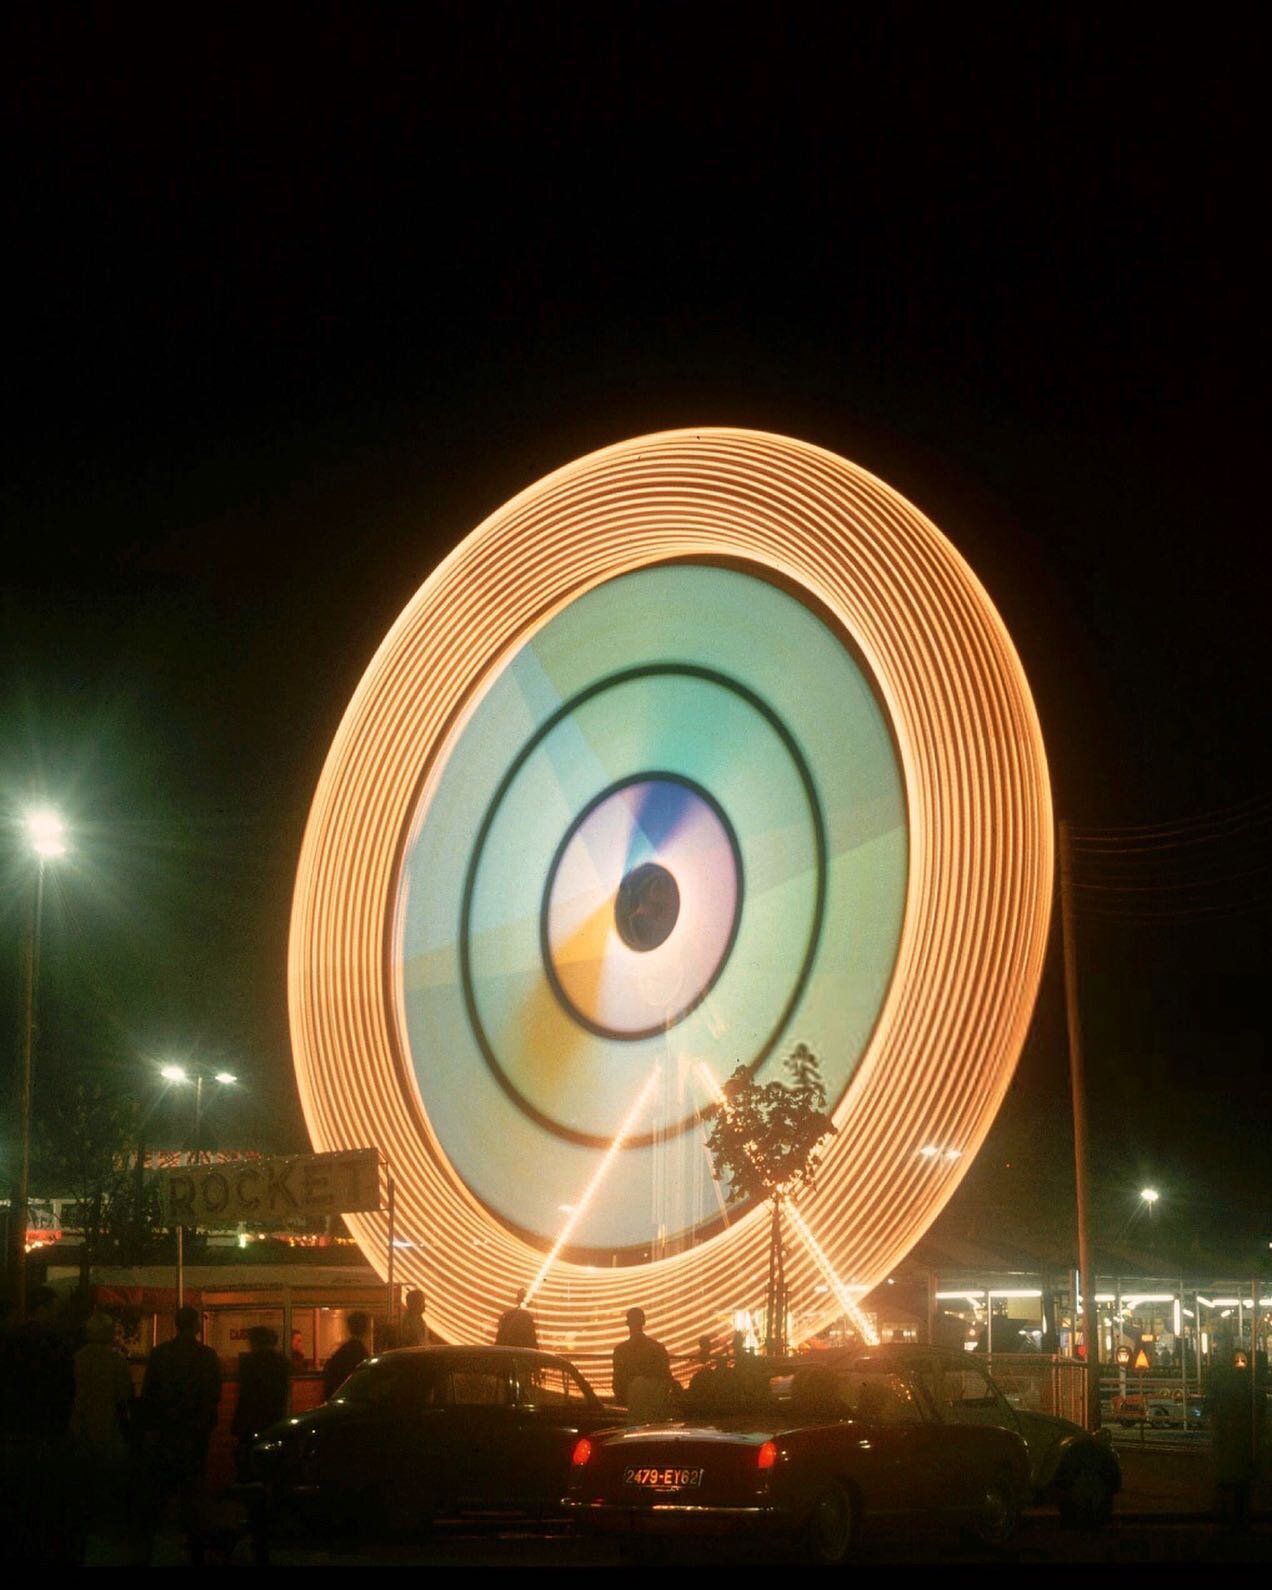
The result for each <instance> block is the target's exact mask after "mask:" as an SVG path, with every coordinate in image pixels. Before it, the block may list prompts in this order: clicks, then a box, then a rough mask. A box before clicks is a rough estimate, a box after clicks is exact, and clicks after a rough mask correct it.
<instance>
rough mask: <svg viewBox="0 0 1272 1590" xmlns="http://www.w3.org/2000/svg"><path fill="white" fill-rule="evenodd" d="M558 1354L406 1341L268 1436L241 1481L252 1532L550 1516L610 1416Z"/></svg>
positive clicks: (419, 1529)
mask: <svg viewBox="0 0 1272 1590" xmlns="http://www.w3.org/2000/svg"><path fill="white" fill-rule="evenodd" d="M615 1417H616V1415H615V1413H614V1410H613V1409H607V1408H606V1407H605V1406H604V1405H603V1404H602V1403H601V1401H600V1400H599V1398H598V1397H597V1396H596V1395H595V1393H594V1392H593V1391H592V1389H591V1387H590V1386H589V1385H588V1384H587V1382H586V1381H585V1380H584V1379H583V1377H582V1376H581V1375H580V1374H579V1372H578V1371H577V1370H576V1369H575V1368H574V1366H573V1365H572V1364H570V1363H569V1362H568V1361H567V1360H566V1359H564V1358H558V1357H555V1356H554V1355H553V1354H551V1353H543V1352H535V1351H532V1350H529V1349H522V1348H514V1347H408V1348H402V1349H399V1350H398V1351H396V1352H390V1353H384V1354H382V1355H381V1356H380V1357H378V1358H369V1359H367V1360H365V1361H364V1362H363V1363H362V1364H360V1365H359V1366H358V1368H357V1369H355V1370H354V1372H353V1373H352V1374H351V1375H350V1376H349V1378H348V1379H347V1380H346V1381H345V1382H344V1384H343V1385H342V1386H341V1387H340V1388H339V1390H338V1391H337V1392H336V1394H335V1396H334V1397H333V1398H332V1399H331V1401H330V1402H326V1403H324V1404H323V1405H322V1407H320V1408H315V1409H314V1410H313V1411H312V1412H310V1413H306V1414H302V1415H300V1416H298V1417H296V1418H290V1419H284V1420H283V1421H282V1422H281V1423H279V1424H276V1425H274V1426H272V1428H270V1429H269V1430H266V1431H265V1432H264V1433H263V1434H262V1435H261V1437H260V1438H259V1439H258V1440H257V1441H256V1443H255V1445H254V1447H253V1449H252V1454H251V1473H250V1479H249V1483H248V1484H247V1485H245V1486H242V1487H240V1491H241V1492H242V1493H243V1494H244V1496H245V1499H246V1500H247V1501H248V1502H249V1506H250V1508H251V1511H252V1513H253V1519H254V1528H255V1532H256V1533H257V1534H258V1536H273V1535H276V1534H278V1533H280V1532H288V1527H289V1525H292V1524H295V1523H297V1522H299V1523H300V1524H301V1525H302V1526H303V1527H304V1528H306V1529H307V1530H310V1531H316V1532H319V1533H328V1532H333V1531H334V1532H337V1533H341V1534H344V1533H355V1534H359V1533H380V1534H382V1533H390V1534H403V1533H405V1534H414V1533H425V1532H427V1531H428V1529H429V1528H430V1527H431V1526H432V1523H433V1521H434V1520H435V1519H437V1518H442V1517H447V1518H449V1517H457V1516H460V1515H463V1514H473V1513H482V1514H499V1515H504V1516H506V1515H509V1514H528V1515H532V1516H539V1515H543V1514H554V1515H556V1516H558V1517H559V1516H560V1512H561V1496H562V1493H563V1491H564V1490H565V1487H566V1478H567V1475H568V1472H569V1466H570V1454H571V1452H572V1451H573V1450H574V1448H575V1447H576V1445H577V1443H578V1440H579V1437H580V1436H581V1435H586V1434H588V1433H589V1432H591V1431H594V1430H598V1429H600V1428H601V1427H602V1426H604V1425H607V1424H608V1425H612V1424H613V1422H614V1420H615Z"/></svg>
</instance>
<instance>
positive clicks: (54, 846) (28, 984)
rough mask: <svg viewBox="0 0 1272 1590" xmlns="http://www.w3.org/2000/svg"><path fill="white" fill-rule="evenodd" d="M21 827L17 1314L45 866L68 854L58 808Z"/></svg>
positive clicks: (22, 1298)
mask: <svg viewBox="0 0 1272 1590" xmlns="http://www.w3.org/2000/svg"><path fill="white" fill-rule="evenodd" d="M24 827H25V829H26V834H27V842H28V843H29V844H30V846H31V849H32V851H33V852H34V854H35V857H36V868H35V888H34V891H33V893H32V897H31V915H30V918H29V921H28V926H27V941H26V955H25V957H24V960H25V966H24V968H23V974H24V975H23V984H24V987H23V994H24V999H23V1019H22V1081H21V1092H20V1096H19V1100H18V1136H19V1150H18V1184H17V1187H16V1188H15V1189H14V1196H13V1210H12V1220H13V1231H12V1232H11V1234H10V1249H11V1257H12V1262H13V1304H14V1308H15V1310H16V1315H17V1318H18V1319H22V1318H23V1317H24V1316H25V1314H26V1233H27V1218H28V1215H27V1195H28V1191H29V1187H30V1180H31V1075H32V1069H33V1064H34V1059H35V1036H36V1019H35V1017H36V996H37V993H38V991H39V983H40V933H41V929H42V927H43V923H44V869H45V866H46V865H47V864H48V862H50V861H55V860H56V859H57V858H58V857H59V856H64V855H65V854H66V838H65V833H66V830H65V827H64V825H63V823H62V819H61V818H60V817H59V816H58V815H57V813H56V812H51V811H40V812H32V813H30V815H29V816H28V817H27V819H26V821H25V824H24Z"/></svg>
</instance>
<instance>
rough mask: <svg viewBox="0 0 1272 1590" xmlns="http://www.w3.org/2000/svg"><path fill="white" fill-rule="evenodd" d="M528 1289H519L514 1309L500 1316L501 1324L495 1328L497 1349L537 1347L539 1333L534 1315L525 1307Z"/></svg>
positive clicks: (507, 1310) (507, 1309) (505, 1311)
mask: <svg viewBox="0 0 1272 1590" xmlns="http://www.w3.org/2000/svg"><path fill="white" fill-rule="evenodd" d="M525 1302H526V1289H525V1287H524V1286H521V1287H518V1288H517V1302H516V1306H515V1307H514V1308H506V1309H505V1310H504V1311H503V1313H502V1314H501V1315H500V1316H499V1323H498V1324H497V1325H496V1326H495V1346H496V1347H537V1346H538V1345H539V1333H538V1331H537V1330H536V1329H535V1324H534V1315H533V1314H532V1313H531V1312H530V1310H529V1309H528V1308H527V1307H526V1306H525Z"/></svg>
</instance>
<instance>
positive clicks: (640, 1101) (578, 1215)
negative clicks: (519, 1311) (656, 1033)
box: [526, 1066, 662, 1303]
mask: <svg viewBox="0 0 1272 1590" xmlns="http://www.w3.org/2000/svg"><path fill="white" fill-rule="evenodd" d="M661 1074H662V1071H661V1067H659V1066H655V1067H654V1069H653V1070H652V1071H651V1072H650V1073H649V1075H648V1076H647V1077H646V1078H645V1086H644V1087H643V1088H642V1089H641V1090H640V1093H639V1094H638V1095H637V1097H636V1102H635V1103H634V1104H633V1105H632V1107H631V1109H630V1110H628V1112H627V1114H626V1115H625V1116H624V1117H623V1124H622V1125H621V1126H620V1127H619V1129H618V1132H617V1135H616V1136H615V1138H614V1141H613V1142H612V1143H611V1144H610V1146H609V1147H608V1148H607V1149H606V1150H605V1157H604V1158H603V1159H602V1160H601V1163H600V1164H599V1165H598V1166H597V1167H596V1172H595V1174H594V1175H593V1177H592V1179H591V1181H590V1182H588V1184H587V1190H586V1191H585V1192H584V1194H583V1196H582V1197H581V1198H580V1199H579V1201H578V1203H576V1204H575V1205H574V1208H573V1210H572V1211H571V1212H570V1217H569V1219H568V1220H567V1221H566V1222H565V1224H564V1225H563V1226H562V1227H561V1231H560V1234H559V1235H558V1237H557V1239H556V1241H555V1242H554V1243H553V1244H552V1247H551V1248H550V1249H549V1250H548V1254H547V1257H546V1258H545V1259H544V1261H543V1263H542V1264H541V1265H540V1266H539V1273H538V1274H537V1275H536V1276H535V1278H534V1280H533V1281H531V1283H530V1285H529V1287H528V1288H527V1289H526V1302H527V1303H528V1302H529V1301H530V1299H531V1298H532V1297H533V1296H534V1294H535V1293H536V1292H537V1291H538V1290H539V1288H540V1287H541V1286H542V1285H543V1281H544V1278H545V1276H546V1275H547V1273H548V1271H549V1270H550V1269H551V1268H552V1266H553V1265H554V1264H555V1263H556V1261H557V1255H558V1254H559V1253H560V1252H561V1249H562V1248H563V1247H564V1246H565V1245H566V1243H567V1242H568V1241H569V1240H570V1237H571V1235H572V1234H573V1231H574V1228H575V1226H577V1225H578V1223H579V1221H580V1220H582V1218H583V1216H584V1215H585V1214H586V1213H587V1210H588V1205H589V1204H590V1203H591V1202H592V1200H593V1198H595V1197H596V1195H597V1193H598V1192H599V1191H600V1189H601V1183H602V1182H603V1181H604V1180H605V1177H606V1175H607V1174H608V1172H609V1169H610V1166H611V1165H612V1164H613V1163H614V1161H615V1159H617V1157H618V1151H619V1149H621V1148H622V1146H623V1139H624V1138H625V1137H627V1136H628V1134H629V1133H630V1132H631V1130H632V1127H634V1126H635V1125H636V1122H637V1121H638V1120H639V1119H640V1117H641V1115H642V1113H643V1112H644V1109H645V1106H646V1104H648V1103H649V1097H650V1095H651V1094H652V1093H653V1091H654V1088H655V1087H656V1086H657V1083H658V1078H659V1076H660V1075H661Z"/></svg>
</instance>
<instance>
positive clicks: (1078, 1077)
mask: <svg viewBox="0 0 1272 1590" xmlns="http://www.w3.org/2000/svg"><path fill="white" fill-rule="evenodd" d="M1059 841H1060V842H1059V858H1060V928H1061V935H1062V938H1063V941H1064V1004H1065V1016H1066V1024H1067V1026H1068V1029H1069V1091H1070V1094H1071V1097H1072V1101H1073V1182H1074V1192H1075V1194H1076V1201H1077V1226H1078V1284H1079V1287H1080V1289H1081V1292H1082V1339H1083V1341H1084V1342H1085V1343H1086V1364H1087V1421H1086V1422H1087V1428H1088V1429H1089V1430H1098V1429H1099V1428H1100V1322H1099V1312H1100V1311H1099V1308H1098V1306H1097V1304H1096V1301H1095V1271H1094V1269H1093V1268H1092V1265H1091V1242H1090V1235H1089V1228H1088V1223H1087V1217H1088V1205H1087V1116H1086V1073H1085V1071H1084V1069H1083V1060H1082V1013H1081V1010H1080V1009H1079V1006H1078V960H1077V941H1076V936H1075V933H1074V926H1073V852H1072V848H1071V843H1070V837H1069V825H1068V823H1067V822H1063V821H1062V822H1061V823H1060V834H1059ZM1077 1302H1078V1300H1077V1298H1076V1297H1075V1298H1074V1300H1073V1303H1074V1309H1075V1311H1076V1309H1077Z"/></svg>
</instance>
